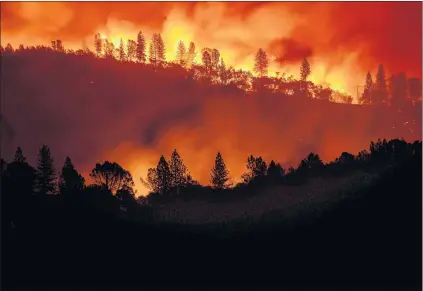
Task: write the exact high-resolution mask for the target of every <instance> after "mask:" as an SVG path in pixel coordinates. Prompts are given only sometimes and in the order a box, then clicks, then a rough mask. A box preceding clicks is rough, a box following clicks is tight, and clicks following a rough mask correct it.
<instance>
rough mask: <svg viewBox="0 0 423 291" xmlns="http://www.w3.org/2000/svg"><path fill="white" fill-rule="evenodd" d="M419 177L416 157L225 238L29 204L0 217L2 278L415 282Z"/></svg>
mask: <svg viewBox="0 0 423 291" xmlns="http://www.w3.org/2000/svg"><path fill="white" fill-rule="evenodd" d="M421 187H422V163H421V159H420V158H418V157H414V158H413V160H410V161H408V162H406V163H404V164H403V165H401V166H398V167H396V168H393V169H391V170H389V171H388V172H386V173H385V174H384V175H383V176H382V177H381V178H380V179H379V180H378V181H376V182H375V183H374V184H373V185H372V186H370V187H369V188H367V189H365V190H362V191H361V192H360V193H358V195H357V197H358V198H357V199H354V200H352V201H348V200H346V201H345V202H342V203H340V204H339V205H337V206H336V207H334V208H333V209H332V210H330V211H326V212H325V213H323V214H322V215H321V216H319V218H314V219H302V220H298V221H296V223H293V224H292V225H290V226H288V227H287V226H284V227H282V226H280V225H279V226H278V223H277V222H276V223H274V224H267V225H263V226H256V227H255V228H254V229H252V230H251V231H249V232H245V233H243V234H237V235H235V234H233V235H230V236H226V237H225V238H223V237H222V236H219V235H218V232H219V230H214V231H210V230H209V231H205V229H206V228H202V229H201V228H198V227H196V228H195V229H194V228H188V227H176V226H174V227H171V226H169V225H155V226H154V225H152V224H147V223H139V222H131V221H127V220H119V219H116V218H113V217H106V216H100V215H98V214H96V215H95V216H93V215H90V214H88V213H84V212H82V211H81V212H78V213H75V212H71V211H70V210H67V209H65V208H63V207H57V206H56V207H54V208H53V207H48V206H46V205H44V206H42V207H41V206H40V207H39V208H36V207H35V208H36V209H35V208H34V209H32V210H28V211H30V212H31V218H30V219H29V220H28V221H27V222H26V223H25V224H24V225H21V226H20V228H10V227H9V226H7V225H5V224H6V223H7V222H5V221H4V220H3V221H2V223H3V227H2V287H3V288H4V289H42V290H50V289H51V290H61V289H87V288H101V289H115V290H123V289H128V288H137V289H138V290H139V289H142V288H147V287H148V288H156V289H161V288H171V289H174V288H175V289H177V288H178V289H184V290H186V289H187V288H192V289H194V288H195V289H206V288H219V289H220V288H232V287H242V288H248V289H251V288H254V289H260V290H262V289H268V288H272V289H284V288H286V289H289V290H291V289H306V290H318V289H320V290H346V289H348V290H421V274H422V268H421V258H422V253H421V244H422V241H421V239H422V232H421V231H422V224H421V205H422V200H421V198H422V196H421V193H422V188H421Z"/></svg>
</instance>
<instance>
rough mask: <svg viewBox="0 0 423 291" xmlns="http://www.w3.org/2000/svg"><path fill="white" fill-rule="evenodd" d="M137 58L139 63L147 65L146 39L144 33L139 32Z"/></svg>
mask: <svg viewBox="0 0 423 291" xmlns="http://www.w3.org/2000/svg"><path fill="white" fill-rule="evenodd" d="M136 56H137V60H138V62H140V63H142V64H145V62H146V60H147V56H146V44H145V37H144V34H143V33H142V31H140V32H138V36H137V48H136Z"/></svg>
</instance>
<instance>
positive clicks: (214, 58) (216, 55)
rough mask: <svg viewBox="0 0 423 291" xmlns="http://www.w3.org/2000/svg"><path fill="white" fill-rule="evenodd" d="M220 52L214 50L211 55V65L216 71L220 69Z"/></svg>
mask: <svg viewBox="0 0 423 291" xmlns="http://www.w3.org/2000/svg"><path fill="white" fill-rule="evenodd" d="M219 61H220V52H219V50H218V49H213V50H212V53H211V65H212V68H213V69H214V70H218V69H219Z"/></svg>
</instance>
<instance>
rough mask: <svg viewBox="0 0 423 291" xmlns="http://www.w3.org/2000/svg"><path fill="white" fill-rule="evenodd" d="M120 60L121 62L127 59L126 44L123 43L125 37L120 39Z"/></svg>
mask: <svg viewBox="0 0 423 291" xmlns="http://www.w3.org/2000/svg"><path fill="white" fill-rule="evenodd" d="M119 60H120V61H121V62H124V61H126V53H125V45H124V43H123V39H120V45H119Z"/></svg>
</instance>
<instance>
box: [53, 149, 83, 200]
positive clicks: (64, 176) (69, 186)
mask: <svg viewBox="0 0 423 291" xmlns="http://www.w3.org/2000/svg"><path fill="white" fill-rule="evenodd" d="M84 183H85V179H84V178H83V177H82V176H81V175H80V174H79V173H78V171H77V170H76V169H75V166H74V165H73V163H72V161H71V159H70V158H69V157H66V160H65V164H64V165H63V168H62V171H61V173H60V182H59V186H60V193H61V194H68V193H72V192H78V191H82V190H83V189H84Z"/></svg>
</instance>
